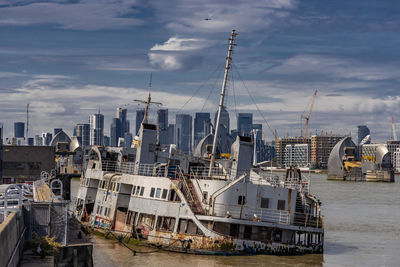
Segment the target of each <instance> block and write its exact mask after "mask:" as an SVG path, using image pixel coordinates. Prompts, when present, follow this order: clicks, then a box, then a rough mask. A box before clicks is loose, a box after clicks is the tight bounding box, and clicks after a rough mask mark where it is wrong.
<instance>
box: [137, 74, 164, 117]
mask: <svg viewBox="0 0 400 267" xmlns="http://www.w3.org/2000/svg"><path fill="white" fill-rule="evenodd" d="M152 77H153V73H150V82H149V95H148V96H147V100H138V99H135V100H133V101H135V102H138V103H142V104H146V108H145V109H144V115H143V121H142V124H143V123H147V117H148V115H149V108H150V105H151V104H156V105H160V106H161V105H162V103H160V102H153V101H151V85H152V83H151V81H152Z"/></svg>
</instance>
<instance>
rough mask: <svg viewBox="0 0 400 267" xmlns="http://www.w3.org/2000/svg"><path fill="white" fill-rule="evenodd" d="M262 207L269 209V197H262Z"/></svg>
mask: <svg viewBox="0 0 400 267" xmlns="http://www.w3.org/2000/svg"><path fill="white" fill-rule="evenodd" d="M261 208H263V209H268V208H269V198H263V197H262V198H261Z"/></svg>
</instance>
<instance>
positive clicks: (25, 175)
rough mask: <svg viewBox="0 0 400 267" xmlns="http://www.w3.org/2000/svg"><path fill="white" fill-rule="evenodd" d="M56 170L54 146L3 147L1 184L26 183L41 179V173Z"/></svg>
mask: <svg viewBox="0 0 400 267" xmlns="http://www.w3.org/2000/svg"><path fill="white" fill-rule="evenodd" d="M54 168H55V150H54V147H52V146H8V145H6V146H3V153H2V169H3V170H2V172H3V174H2V175H3V177H2V179H1V180H0V183H5V184H9V183H24V182H30V181H35V180H37V179H38V178H40V173H41V172H42V171H46V172H48V173H50V172H51V170H53V169H54Z"/></svg>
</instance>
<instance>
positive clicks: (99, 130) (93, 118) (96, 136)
mask: <svg viewBox="0 0 400 267" xmlns="http://www.w3.org/2000/svg"><path fill="white" fill-rule="evenodd" d="M89 124H90V145H92V146H93V145H96V146H102V145H103V144H104V115H103V114H100V112H99V113H97V114H94V115H90V116H89Z"/></svg>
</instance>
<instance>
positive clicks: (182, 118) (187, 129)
mask: <svg viewBox="0 0 400 267" xmlns="http://www.w3.org/2000/svg"><path fill="white" fill-rule="evenodd" d="M176 148H177V149H178V151H181V152H182V153H185V154H190V153H191V151H192V116H190V115H189V114H176Z"/></svg>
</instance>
